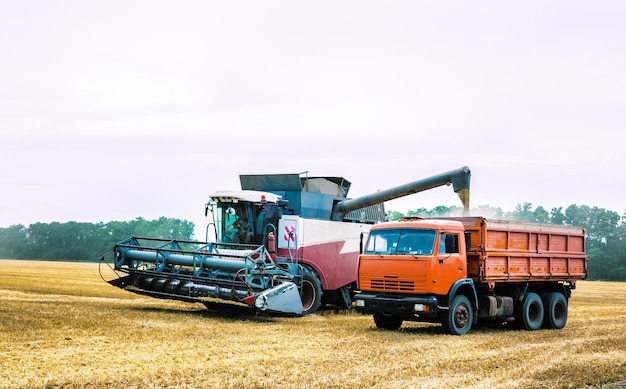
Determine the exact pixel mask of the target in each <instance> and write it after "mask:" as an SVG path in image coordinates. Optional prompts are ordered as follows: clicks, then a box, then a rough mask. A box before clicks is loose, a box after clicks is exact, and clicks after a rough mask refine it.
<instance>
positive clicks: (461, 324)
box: [441, 294, 474, 335]
mask: <svg viewBox="0 0 626 389" xmlns="http://www.w3.org/2000/svg"><path fill="white" fill-rule="evenodd" d="M473 322H474V310H473V308H472V303H470V301H469V299H468V298H467V297H466V296H464V295H462V294H459V295H456V296H455V297H454V299H453V300H452V304H450V310H449V311H448V312H447V314H446V315H445V317H444V319H443V321H442V323H441V324H442V326H443V329H444V330H445V331H446V332H448V333H449V334H452V335H464V334H467V333H468V332H469V330H470V329H471V328H472V323H473Z"/></svg>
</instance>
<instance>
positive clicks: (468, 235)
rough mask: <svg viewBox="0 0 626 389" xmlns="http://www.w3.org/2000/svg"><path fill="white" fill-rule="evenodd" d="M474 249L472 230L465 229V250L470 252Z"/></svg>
mask: <svg viewBox="0 0 626 389" xmlns="http://www.w3.org/2000/svg"><path fill="white" fill-rule="evenodd" d="M471 249H472V233H471V232H470V231H465V252H468V251H470V250H471Z"/></svg>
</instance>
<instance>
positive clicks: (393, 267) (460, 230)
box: [354, 217, 477, 334]
mask: <svg viewBox="0 0 626 389" xmlns="http://www.w3.org/2000/svg"><path fill="white" fill-rule="evenodd" d="M362 247H363V251H362V253H361V255H360V256H359V262H358V266H357V293H356V295H355V302H354V306H355V309H356V310H357V311H359V312H363V313H373V314H374V321H375V323H376V325H377V327H379V328H385V329H391V330H395V329H398V328H399V327H400V326H401V324H402V321H403V320H409V321H432V322H442V324H444V326H445V327H446V328H447V329H448V331H449V332H451V333H459V334H460V333H464V331H465V328H467V330H469V328H470V327H471V325H472V323H471V322H472V321H473V320H474V319H473V318H474V311H475V310H476V308H477V303H476V297H475V296H476V292H475V290H474V287H473V282H472V280H471V279H470V278H467V246H466V236H465V230H464V226H463V224H462V223H460V222H459V221H455V220H445V219H444V220H437V219H421V218H410V217H409V218H403V219H401V220H399V221H395V222H387V223H383V224H379V225H375V226H373V227H372V228H371V230H370V233H369V236H368V238H367V242H366V243H365V245H364V246H362ZM457 295H458V296H460V297H458V298H455V299H454V301H450V299H449V297H455V296H457ZM442 318H443V320H442Z"/></svg>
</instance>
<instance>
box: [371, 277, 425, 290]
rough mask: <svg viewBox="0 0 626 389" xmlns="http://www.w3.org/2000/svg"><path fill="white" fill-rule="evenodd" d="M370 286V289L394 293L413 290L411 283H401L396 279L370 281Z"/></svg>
mask: <svg viewBox="0 0 626 389" xmlns="http://www.w3.org/2000/svg"><path fill="white" fill-rule="evenodd" d="M370 286H371V288H372V289H382V290H395V291H413V290H414V289H415V284H414V283H413V281H401V280H398V279H382V280H380V279H379V280H371V281H370Z"/></svg>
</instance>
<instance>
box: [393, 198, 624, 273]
mask: <svg viewBox="0 0 626 389" xmlns="http://www.w3.org/2000/svg"><path fill="white" fill-rule="evenodd" d="M462 213H463V208H462V207H457V206H451V207H447V206H437V207H435V208H432V209H426V208H418V209H416V210H411V211H408V212H407V214H406V215H404V214H402V213H400V212H397V211H388V212H387V218H388V219H390V220H397V219H399V218H400V217H402V216H419V217H437V216H440V217H442V216H460V215H462ZM471 214H472V215H480V216H483V217H485V218H487V219H499V220H510V221H521V222H529V223H548V224H558V225H565V226H576V227H583V228H584V229H585V233H586V236H587V256H588V257H589V278H588V279H590V280H610V281H626V213H624V214H623V215H621V216H620V215H619V214H618V213H617V212H615V211H611V210H607V209H604V208H598V207H590V206H587V205H575V204H572V205H570V206H569V207H567V208H565V209H563V207H556V208H552V209H551V210H550V211H548V210H547V209H545V208H544V207H542V206H537V207H535V208H534V209H533V205H532V204H531V203H524V204H518V205H517V206H516V208H515V210H514V211H510V212H504V211H503V210H502V209H501V208H495V207H491V206H488V205H484V206H479V207H477V208H474V209H472V210H471Z"/></svg>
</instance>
